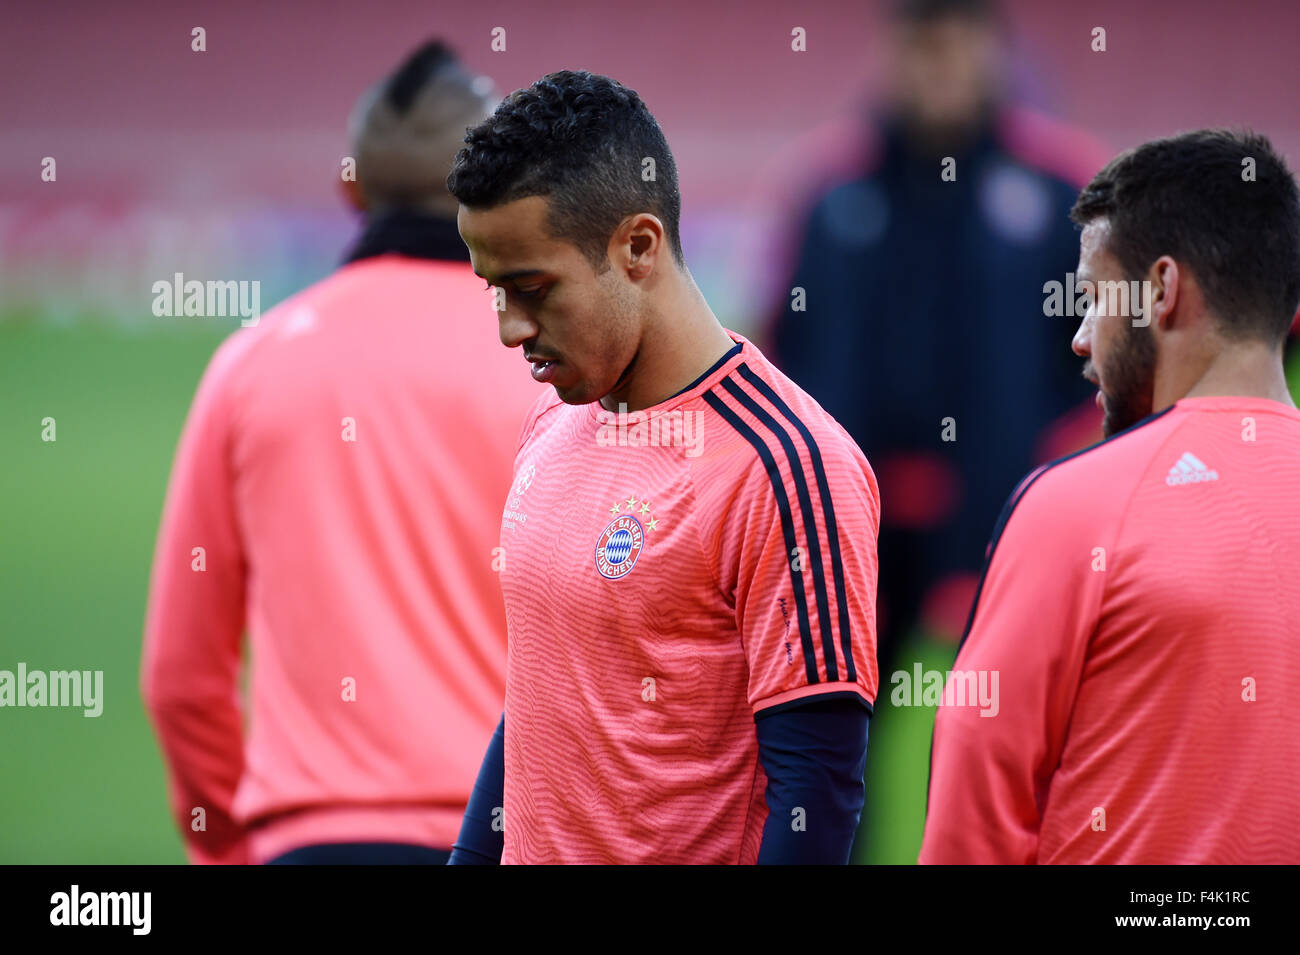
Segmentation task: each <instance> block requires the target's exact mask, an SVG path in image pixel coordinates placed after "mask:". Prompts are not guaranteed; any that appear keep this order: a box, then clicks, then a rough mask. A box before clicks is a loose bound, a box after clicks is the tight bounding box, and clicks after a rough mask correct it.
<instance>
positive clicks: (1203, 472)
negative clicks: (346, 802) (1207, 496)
mask: <svg viewBox="0 0 1300 955" xmlns="http://www.w3.org/2000/svg"><path fill="white" fill-rule="evenodd" d="M1218 479H1219V472H1218V471H1211V470H1210V469H1209V468H1207V467H1206V466H1205V462H1204V461H1202V460H1201V459H1200V458H1198V457H1197V456H1196V455H1194V454H1192V452H1190V451H1184V452H1183V456H1182V457H1181V458H1179V459H1178V463H1176V464H1175V465H1174V466H1173V467H1171V468H1170V469H1169V474H1168V476H1167V477H1166V478H1165V483H1166V484H1168V485H1170V486H1171V487H1172V486H1173V485H1175V484H1196V483H1197V482H1199V481H1217V480H1218Z"/></svg>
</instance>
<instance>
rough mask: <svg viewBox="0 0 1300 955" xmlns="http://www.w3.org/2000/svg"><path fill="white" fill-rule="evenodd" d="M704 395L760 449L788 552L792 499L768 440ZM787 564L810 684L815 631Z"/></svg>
mask: <svg viewBox="0 0 1300 955" xmlns="http://www.w3.org/2000/svg"><path fill="white" fill-rule="evenodd" d="M732 387H735V386H734V385H733V386H732ZM703 397H704V400H705V401H706V402H708V404H709V407H710V408H712V409H713V410H714V411H716V412H717V413H718V414H719V416H721V418H722V420H724V421H726V422H727V424H729V425H731V426H732V427H733V428H735V429H736V431H737V432H738V433H739V434H740V436H741V437H743V438H744V439H745V440H746V441H748V442H749V443H750V445H751V446H752V447H753V448H754V450H755V451H757V452H758V456H759V459H760V460H761V461H762V462H763V466H764V467H765V468H766V469H767V478H768V480H769V481H770V482H771V484H772V491H773V492H774V493H775V494H776V506H777V509H778V510H779V511H780V513H781V532H782V534H783V535H784V537H785V551H786V553H787V554H789V553H790V552H791V551H793V550H794V549H795V547H796V546H797V545H796V543H795V536H794V517H793V515H792V514H791V512H790V499H789V498H788V497H787V496H786V493H785V482H784V481H782V480H781V471H780V468H778V467H777V463H776V458H774V457H773V456H772V452H771V451H770V450H769V449H768V447H767V443H766V442H765V441H764V440H763V439H762V438H761V437H759V436H758V434H757V433H756V432H755V431H754V430H753V429H752V428H750V427H749V425H747V424H745V422H744V421H742V420H741V419H740V416H739V415H737V414H736V412H734V411H732V410H731V409H730V408H728V407H727V405H726V404H725V403H724V402H723V401H722V399H721V398H719V397H718V396H717V395H715V394H714V393H713V392H712V391H707V392H705V393H704V395H703ZM786 564H787V565H788V566H789V567H790V580H791V582H792V583H793V585H794V605H795V610H796V616H797V617H798V618H799V642H800V644H801V645H802V647H803V662H804V670H805V672H806V673H807V676H808V682H809V683H820V682H821V680H820V677H819V676H818V674H817V654H816V651H814V650H813V644H812V633H811V631H810V630H809V625H808V603H807V599H806V597H805V595H804V586H803V571H802V570H799V569H798V567H797V566H796V564H795V562H794V561H792V560H787V561H786Z"/></svg>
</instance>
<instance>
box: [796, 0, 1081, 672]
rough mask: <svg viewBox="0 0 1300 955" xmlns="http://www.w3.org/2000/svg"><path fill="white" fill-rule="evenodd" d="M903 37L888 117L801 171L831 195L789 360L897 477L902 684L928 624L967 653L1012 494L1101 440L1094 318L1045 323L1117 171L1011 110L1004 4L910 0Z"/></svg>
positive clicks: (819, 147) (894, 24)
mask: <svg viewBox="0 0 1300 955" xmlns="http://www.w3.org/2000/svg"><path fill="white" fill-rule="evenodd" d="M888 36H889V38H890V39H889V47H888V52H889V71H888V78H887V79H888V83H889V88H888V92H887V101H886V103H885V104H884V107H883V109H880V110H864V111H863V113H862V115H860V116H856V115H855V116H853V117H852V118H851V120H849V121H848V122H844V123H834V124H831V125H829V126H828V127H826V128H824V129H822V130H820V131H818V132H817V133H816V134H814V136H813V137H812V138H811V141H810V142H808V143H807V144H806V145H805V147H804V148H801V149H800V150H799V152H800V156H799V158H796V159H794V161H793V162H783V163H782V164H781V165H782V169H783V172H782V175H784V176H786V177H787V178H790V173H789V170H790V169H791V168H794V169H795V170H797V172H796V175H795V177H794V179H795V181H800V182H808V183H810V184H809V185H807V186H805V187H804V188H805V192H804V194H803V196H793V197H791V198H790V200H789V201H790V202H791V203H797V204H798V207H797V208H796V209H792V210H791V214H790V216H789V218H788V222H789V223H791V224H793V225H795V226H796V228H797V229H798V232H797V242H796V243H794V244H792V246H791V247H790V248H789V249H787V250H786V252H785V253H784V254H783V255H782V256H780V257H781V258H782V259H783V260H784V261H785V262H786V263H788V264H787V265H786V266H785V267H783V268H781V269H780V271H781V272H782V274H784V275H787V276H790V277H789V279H788V282H787V283H786V284H785V286H784V287H783V288H781V289H780V290H779V293H778V294H779V295H780V296H781V297H782V302H781V303H780V311H779V314H778V317H777V319H776V322H775V325H774V327H773V329H772V332H771V334H772V343H773V345H774V349H775V350H774V354H773V359H774V360H775V361H776V362H777V363H778V364H779V365H780V366H781V368H782V370H783V371H785V372H786V374H788V375H790V377H791V378H793V379H794V380H795V381H797V382H798V383H799V384H800V385H802V386H803V387H805V388H807V389H808V391H809V392H810V393H811V394H812V395H813V397H814V398H816V399H817V400H818V401H819V402H820V403H821V404H822V406H823V407H825V408H826V410H827V411H829V412H830V413H831V414H832V415H834V416H835V418H836V420H838V421H839V422H840V423H841V424H843V425H844V427H845V428H846V429H848V432H849V433H850V434H851V435H853V437H854V439H855V440H856V441H857V442H858V444H859V445H860V446H861V447H862V448H863V450H864V451H865V452H866V454H867V455H868V457H869V458H870V459H871V461H872V464H873V467H874V468H875V469H876V473H877V475H878V477H879V479H880V488H881V497H882V499H883V502H884V504H883V511H882V515H881V520H882V524H881V532H880V555H881V567H880V591H881V592H880V613H881V622H880V629H881V634H880V639H881V643H880V664H881V668H882V671H885V672H887V671H889V670H890V669H891V668H892V665H893V664H892V661H893V659H894V655H895V653H896V648H897V646H898V644H899V643H900V642H901V640H902V639H903V637H904V636H905V635H906V634H907V633H909V632H910V631H912V630H913V629H914V628H915V627H917V626H918V625H923V626H924V628H925V630H926V631H927V632H928V633H930V634H931V635H932V636H937V637H941V638H947V639H949V640H951V641H952V642H953V643H956V641H957V639H958V637H959V636H960V633H961V628H962V625H963V624H964V622H965V617H966V611H967V610H968V609H969V607H970V601H971V598H972V597H973V595H974V591H975V585H976V583H977V581H978V573H979V566H980V561H981V559H982V557H983V553H984V544H985V542H986V540H987V536H988V528H989V526H990V525H991V524H992V522H993V520H994V519H995V518H996V516H997V513H998V509H999V508H1000V507H1001V506H1002V502H1003V501H1004V500H1005V499H1006V496H1007V494H1008V492H1009V491H1010V490H1011V488H1012V487H1013V486H1014V485H1015V482H1016V481H1017V480H1019V478H1020V477H1021V476H1022V475H1023V474H1024V473H1025V472H1026V471H1027V470H1028V469H1029V468H1031V467H1033V466H1034V465H1035V464H1038V463H1040V462H1042V461H1043V460H1046V459H1048V458H1051V457H1055V456H1057V455H1059V454H1064V453H1066V452H1067V451H1070V450H1075V449H1076V448H1079V447H1083V446H1084V445H1086V444H1089V443H1091V442H1092V441H1095V440H1097V439H1098V438H1099V437H1100V433H1099V430H1098V421H1097V415H1096V411H1095V409H1094V408H1093V407H1092V404H1091V400H1090V399H1091V394H1090V392H1089V391H1088V389H1087V387H1086V384H1085V383H1084V382H1082V381H1081V380H1080V379H1079V376H1078V373H1077V370H1076V369H1075V368H1074V367H1073V366H1072V365H1071V363H1070V361H1069V360H1068V359H1069V352H1068V350H1067V348H1066V344H1067V343H1068V342H1069V339H1070V334H1071V331H1072V330H1073V327H1074V323H1073V322H1070V321H1068V320H1064V319H1061V318H1050V317H1046V316H1045V315H1044V305H1043V303H1044V292H1043V285H1044V283H1045V282H1047V281H1052V280H1054V281H1057V282H1064V281H1065V280H1066V274H1067V273H1068V272H1070V271H1072V270H1073V267H1074V263H1075V259H1076V256H1077V253H1078V242H1077V239H1076V237H1075V234H1074V230H1073V229H1072V228H1071V226H1070V223H1069V219H1068V216H1067V213H1068V211H1069V208H1070V204H1071V203H1072V202H1073V201H1074V197H1075V195H1076V194H1077V192H1078V189H1079V188H1080V187H1081V186H1082V185H1083V183H1084V182H1086V181H1087V179H1088V177H1089V176H1091V175H1092V174H1093V173H1094V172H1096V171H1097V170H1098V169H1100V168H1101V166H1102V164H1103V163H1104V161H1105V154H1104V153H1103V152H1101V151H1100V150H1099V149H1097V148H1096V146H1095V144H1093V143H1092V142H1091V141H1089V140H1087V139H1085V138H1084V137H1081V136H1080V135H1079V134H1077V133H1074V132H1072V131H1069V130H1067V129H1065V128H1063V127H1061V126H1060V125H1059V124H1056V123H1052V122H1049V121H1047V120H1046V119H1044V118H1043V117H1041V116H1037V115H1035V114H1033V113H1030V112H1028V111H1026V110H1024V109H1020V108H1017V107H1015V106H1013V105H1012V104H1011V103H1010V102H1008V99H1007V94H1006V91H1005V87H1006V85H1007V79H1006V73H1007V61H1008V60H1009V58H1010V53H1009V48H1008V42H1007V38H1006V35H1005V29H1004V27H1003V25H1002V24H1001V22H1000V20H999V17H998V12H997V10H996V8H995V6H994V4H993V3H992V2H989V0H901V2H898V3H895V4H894V6H893V13H892V17H891V20H890V24H889V32H888ZM792 237H794V236H792ZM795 288H799V289H802V290H803V293H804V298H803V299H802V300H801V301H799V302H796V299H795V298H794V296H793V295H792V292H791V290H792V289H795ZM797 305H798V306H801V310H796V306H797ZM1071 412H1074V414H1073V415H1071V414H1070V413H1071ZM1054 423H1055V424H1056V425H1058V427H1057V428H1056V429H1055V430H1053V429H1052V426H1053V425H1054Z"/></svg>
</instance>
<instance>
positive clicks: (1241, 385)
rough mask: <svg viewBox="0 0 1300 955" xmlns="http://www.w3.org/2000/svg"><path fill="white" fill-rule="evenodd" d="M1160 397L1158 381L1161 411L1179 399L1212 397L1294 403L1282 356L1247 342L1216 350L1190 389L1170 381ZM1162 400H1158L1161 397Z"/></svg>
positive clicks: (1277, 351) (1267, 347) (1157, 404)
mask: <svg viewBox="0 0 1300 955" xmlns="http://www.w3.org/2000/svg"><path fill="white" fill-rule="evenodd" d="M1165 390H1166V392H1168V393H1167V394H1165V395H1163V396H1162V395H1161V393H1160V392H1161V388H1160V382H1159V380H1157V383H1156V396H1155V397H1156V399H1157V401H1156V406H1157V408H1164V407H1167V406H1168V405H1171V404H1173V403H1174V402H1175V401H1177V400H1178V399H1179V398H1211V397H1223V396H1235V397H1241V398H1267V399H1269V400H1270V401H1277V402H1280V403H1281V404H1284V405H1287V406H1288V407H1291V408H1294V407H1295V401H1294V400H1293V399H1292V397H1291V392H1290V390H1289V389H1288V388H1287V383H1286V374H1285V372H1284V370H1283V368H1282V355H1281V352H1280V351H1279V350H1278V349H1275V348H1271V347H1269V346H1268V345H1267V344H1265V343H1263V342H1261V343H1259V344H1258V345H1257V344H1254V343H1246V344H1241V345H1233V346H1232V347H1229V348H1223V349H1221V350H1219V351H1218V352H1217V353H1215V355H1214V356H1213V357H1212V358H1211V359H1210V360H1209V362H1208V363H1207V364H1206V365H1205V367H1204V369H1203V370H1202V371H1201V373H1200V374H1199V376H1197V378H1196V380H1195V381H1193V382H1192V383H1191V384H1190V386H1187V385H1186V383H1185V381H1184V387H1178V386H1177V385H1176V384H1174V383H1173V382H1171V383H1170V386H1169V387H1168V388H1166V389H1165ZM1162 397H1163V398H1164V399H1165V400H1163V401H1161V400H1160V399H1161V398H1162Z"/></svg>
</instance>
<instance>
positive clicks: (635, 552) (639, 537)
mask: <svg viewBox="0 0 1300 955" xmlns="http://www.w3.org/2000/svg"><path fill="white" fill-rule="evenodd" d="M644 541H645V529H644V528H643V527H642V526H641V522H640V521H638V520H637V519H636V518H635V517H633V516H632V515H630V514H624V515H623V516H622V517H616V518H614V519H613V520H612V521H610V522H609V523H608V524H607V525H606V526H605V529H604V530H603V531H601V533H600V539H599V540H597V541H596V569H597V570H598V571H600V575H601V576H602V577H608V578H609V579H610V580H618V579H619V578H620V577H625V576H627V575H628V574H630V573H631V572H632V568H633V567H635V566H636V559H637V558H638V557H640V556H641V545H642V543H644Z"/></svg>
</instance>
